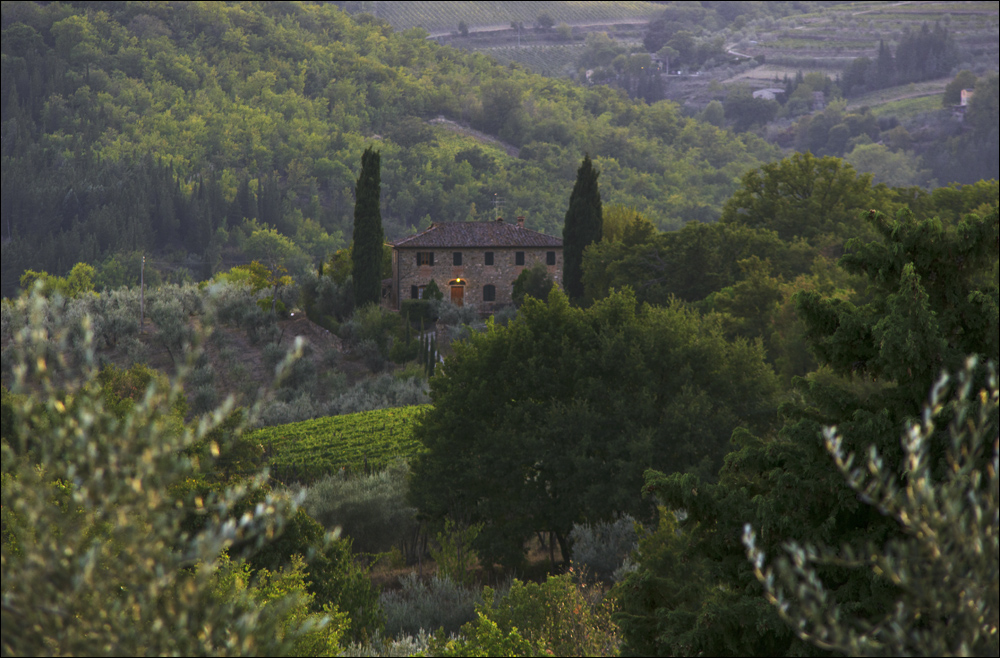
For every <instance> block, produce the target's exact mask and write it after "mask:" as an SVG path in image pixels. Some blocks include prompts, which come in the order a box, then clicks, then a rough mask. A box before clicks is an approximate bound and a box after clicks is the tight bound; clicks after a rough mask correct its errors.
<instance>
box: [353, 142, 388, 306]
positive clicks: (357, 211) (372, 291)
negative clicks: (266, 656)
mask: <svg viewBox="0 0 1000 658" xmlns="http://www.w3.org/2000/svg"><path fill="white" fill-rule="evenodd" d="M380 162H381V158H380V155H379V152H378V151H374V150H372V147H370V146H369V147H368V148H367V149H365V152H364V155H362V156H361V174H360V175H359V176H358V184H357V188H355V203H354V248H353V250H352V251H351V261H352V265H353V269H354V304H355V306H356V307H357V308H361V307H362V306H364V305H366V304H378V303H379V301H380V299H381V296H382V244H383V243H384V242H385V234H384V233H383V232H382V211H381V210H380V208H379V202H380V197H381V164H380Z"/></svg>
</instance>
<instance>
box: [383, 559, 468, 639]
mask: <svg viewBox="0 0 1000 658" xmlns="http://www.w3.org/2000/svg"><path fill="white" fill-rule="evenodd" d="M400 584H401V585H402V588H401V589H400V590H399V591H398V592H383V593H382V597H381V603H382V610H384V611H385V632H386V633H387V634H389V635H390V636H392V637H399V636H401V635H417V634H419V633H420V632H421V630H424V631H433V630H436V629H438V628H442V629H444V632H445V633H457V632H458V631H459V629H461V627H462V624H466V623H468V622H470V621H472V620H473V619H475V616H476V605H477V604H480V603H482V600H483V598H482V593H481V592H479V591H478V590H475V589H472V588H467V587H462V586H461V585H459V584H457V583H456V582H455V581H453V580H451V579H450V578H439V577H438V576H435V577H433V578H431V579H430V580H429V581H428V582H427V583H423V582H421V581H420V579H419V578H417V574H415V573H410V574H407V575H406V576H404V577H402V578H401V579H400Z"/></svg>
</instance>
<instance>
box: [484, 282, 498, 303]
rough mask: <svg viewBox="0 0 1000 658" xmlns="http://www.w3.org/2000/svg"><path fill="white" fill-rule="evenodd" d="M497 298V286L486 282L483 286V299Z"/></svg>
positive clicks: (487, 300) (485, 300)
mask: <svg viewBox="0 0 1000 658" xmlns="http://www.w3.org/2000/svg"><path fill="white" fill-rule="evenodd" d="M496 300H497V287H496V286H494V285H490V284H487V285H485V286H483V301H484V302H495V301H496Z"/></svg>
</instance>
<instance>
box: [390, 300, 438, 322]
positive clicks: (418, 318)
mask: <svg viewBox="0 0 1000 658" xmlns="http://www.w3.org/2000/svg"><path fill="white" fill-rule="evenodd" d="M399 314H400V315H402V316H403V317H404V318H409V319H410V322H412V323H414V324H419V323H420V322H424V323H425V324H430V323H431V322H434V321H435V320H437V307H436V305H435V304H434V300H431V299H404V300H403V302H402V303H401V304H400V310H399Z"/></svg>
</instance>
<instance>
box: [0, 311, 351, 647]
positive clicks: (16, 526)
mask: <svg viewBox="0 0 1000 658" xmlns="http://www.w3.org/2000/svg"><path fill="white" fill-rule="evenodd" d="M24 308H25V310H26V311H27V312H28V317H29V319H28V328H29V329H30V331H28V332H25V333H24V334H23V335H24V338H25V340H24V341H23V342H22V343H19V344H18V345H17V346H16V348H15V349H14V352H13V353H12V354H11V355H10V357H11V359H12V360H13V362H14V363H15V365H16V368H15V369H16V371H17V373H18V375H17V377H15V379H14V381H13V384H12V389H11V392H12V393H13V399H8V400H9V401H11V405H10V412H11V414H10V416H9V417H7V415H6V413H5V418H4V421H3V422H4V424H5V431H4V433H3V448H2V450H3V471H4V473H3V480H2V504H0V509H2V510H3V514H4V523H3V528H4V535H3V543H2V558H3V559H2V560H0V584H2V590H3V591H2V598H3V605H4V611H3V624H2V627H0V646H2V648H3V653H4V655H19V654H20V655H43V654H108V653H110V654H184V655H209V654H216V653H231V652H232V651H233V647H253V648H254V650H255V651H258V652H260V653H264V654H267V655H279V654H282V653H285V652H288V651H292V650H295V648H296V647H302V646H304V645H301V644H298V642H299V641H300V640H305V639H306V637H307V636H308V633H309V632H310V631H311V630H312V631H315V630H317V629H318V626H317V625H316V624H317V623H318V622H319V619H317V618H312V617H304V616H300V615H298V614H297V613H296V609H297V608H296V605H297V600H296V597H295V596H294V592H293V591H292V590H295V589H296V588H297V585H295V584H294V583H293V582H291V581H289V582H288V583H287V585H288V586H287V587H284V586H282V587H268V588H266V589H267V591H268V594H267V596H266V599H267V602H268V603H267V604H264V602H263V599H259V598H255V597H254V596H250V595H247V594H245V593H242V592H240V591H233V590H231V589H227V588H225V587H220V581H219V580H217V579H216V578H215V577H213V576H212V575H211V574H212V573H213V572H216V571H217V570H218V571H219V572H220V573H221V572H224V569H225V564H226V562H225V559H224V558H220V555H221V554H222V551H223V550H224V549H225V548H226V547H227V546H231V545H232V543H233V542H234V541H235V540H240V541H241V542H243V543H244V544H246V545H247V546H255V545H256V544H257V542H258V541H260V542H263V541H265V538H266V537H267V536H269V535H270V534H272V533H273V532H274V530H275V529H276V528H277V527H280V525H281V523H283V518H284V517H285V515H286V514H287V513H288V511H289V510H290V509H292V504H291V503H290V502H289V501H287V499H283V498H281V497H274V496H272V497H268V498H267V499H265V500H264V501H262V505H261V506H260V507H259V508H256V509H251V510H248V513H247V514H246V515H245V516H244V517H243V519H242V520H241V522H240V523H239V524H238V525H235V524H227V523H225V519H226V517H227V515H228V511H229V510H230V509H231V507H232V505H233V504H234V503H235V502H236V501H237V500H238V499H239V498H240V497H241V495H242V493H241V492H240V491H236V490H229V489H223V490H222V491H221V492H220V493H218V494H217V495H213V496H210V497H208V498H206V499H204V500H203V501H202V507H201V510H202V516H203V518H204V520H205V524H204V526H203V528H202V529H201V530H200V531H198V532H185V531H183V530H182V522H183V521H184V519H185V518H186V516H187V511H186V510H185V509H183V507H181V506H177V505H176V504H175V500H174V498H173V497H172V496H171V495H170V494H169V490H170V488H171V487H172V486H173V485H175V484H177V483H183V482H185V481H186V480H188V479H189V478H192V477H194V476H196V475H197V472H196V469H195V464H194V463H193V461H192V459H191V458H190V457H189V456H188V455H187V454H186V453H185V450H186V449H187V448H189V447H191V446H192V445H194V444H196V443H197V442H198V441H200V440H202V439H204V438H205V437H206V436H207V434H208V433H209V432H210V431H211V430H212V429H213V428H215V427H216V426H217V425H218V424H219V423H220V422H221V421H222V419H223V418H224V413H222V412H221V411H220V412H219V413H216V414H211V415H208V416H207V417H205V418H204V419H203V420H202V421H201V422H199V423H198V424H197V426H196V427H185V426H183V425H180V424H178V423H174V422H171V419H172V418H175V411H174V409H175V408H176V406H177V404H178V402H179V401H180V399H181V395H182V394H181V385H180V384H181V383H182V382H180V381H173V382H170V383H169V384H168V385H164V383H163V382H162V381H161V380H160V379H159V378H152V379H151V381H150V383H149V385H148V386H147V387H146V388H145V392H144V394H143V395H141V396H139V397H137V398H136V399H135V401H134V405H133V406H132V407H131V408H130V409H129V410H127V413H126V416H125V417H124V418H122V419H119V418H118V417H117V416H116V415H115V414H114V413H112V411H111V410H109V409H108V408H106V406H105V400H104V396H105V392H104V389H103V386H102V385H101V382H99V380H98V377H97V374H98V373H97V371H96V369H95V368H94V367H93V366H92V364H93V363H94V352H93V345H92V343H91V342H90V341H89V340H87V339H86V337H85V338H84V340H83V342H82V345H81V346H80V349H82V351H83V356H84V357H85V358H83V359H82V360H80V361H79V362H74V361H73V360H72V359H67V358H66V353H67V351H68V350H70V348H71V345H70V341H71V336H72V335H73V333H74V331H73V330H72V328H71V327H67V326H65V324H62V323H60V322H59V321H54V322H52V323H51V324H48V323H49V322H50V320H52V318H51V317H49V316H48V311H47V309H49V308H50V307H49V305H48V304H47V302H45V301H44V300H41V299H39V298H37V297H32V298H31V299H30V300H27V302H26V305H25V306H24ZM47 364H53V365H58V366H59V368H58V373H57V372H56V371H57V368H54V367H48V365H47ZM56 374H58V376H59V381H58V382H57V381H55V380H54V379H53V377H54V376H55V375H56ZM5 397H6V396H5ZM8 424H9V425H10V431H8V428H7V427H6V425H8ZM28 437H31V438H32V440H34V441H35V442H36V444H35V445H36V449H35V450H34V451H33V452H31V453H30V454H29V453H28V452H27V451H26V450H25V447H26V446H25V441H26V440H27V438H28ZM137 485H141V486H137ZM217 568H218V569H217ZM289 573H290V572H285V575H288V574H289ZM244 582H245V581H244ZM274 582H275V581H273V580H271V581H268V583H269V584H274ZM286 594H292V596H291V597H290V598H286ZM271 603H273V605H270V604H271ZM329 628H330V630H331V631H335V630H336V622H334V624H333V625H331V626H330V627H329ZM330 639H331V638H330V637H329V636H326V637H325V640H324V641H326V640H330Z"/></svg>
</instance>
